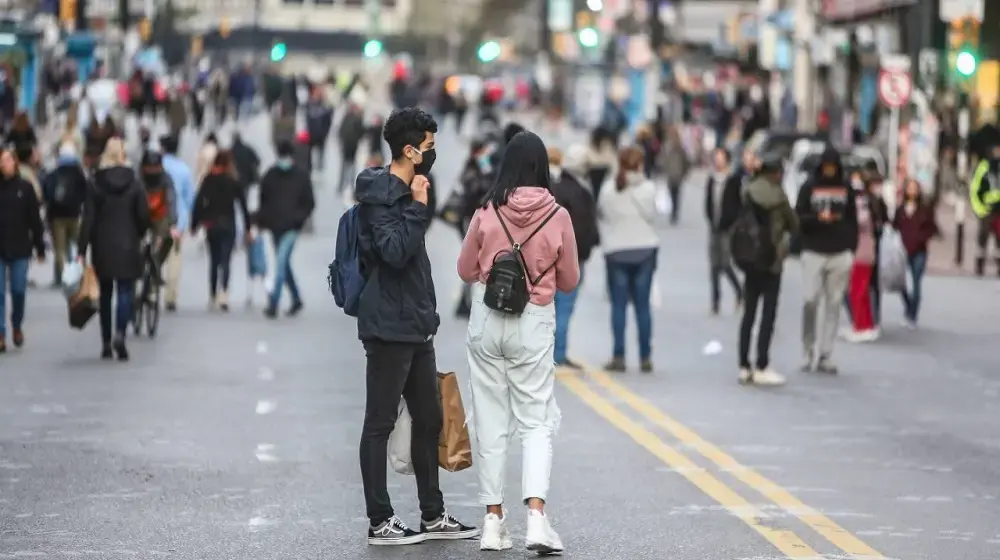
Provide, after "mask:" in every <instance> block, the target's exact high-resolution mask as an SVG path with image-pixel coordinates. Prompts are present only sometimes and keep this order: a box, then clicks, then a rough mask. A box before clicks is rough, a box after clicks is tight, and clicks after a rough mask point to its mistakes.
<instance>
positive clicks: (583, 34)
mask: <svg viewBox="0 0 1000 560" xmlns="http://www.w3.org/2000/svg"><path fill="white" fill-rule="evenodd" d="M577 38H578V39H580V45H582V46H584V47H586V48H588V49H589V48H593V47H596V46H597V44H598V43H600V41H601V37H600V35H598V34H597V30H596V29H594V28H593V27H584V28H583V29H581V30H580V31H579V33H577Z"/></svg>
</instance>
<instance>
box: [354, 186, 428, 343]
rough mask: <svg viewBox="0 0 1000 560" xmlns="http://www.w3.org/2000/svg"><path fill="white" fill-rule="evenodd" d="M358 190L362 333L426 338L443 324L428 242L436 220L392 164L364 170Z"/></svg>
mask: <svg viewBox="0 0 1000 560" xmlns="http://www.w3.org/2000/svg"><path fill="white" fill-rule="evenodd" d="M354 194H355V197H356V198H357V200H358V202H359V203H360V204H361V207H360V223H359V232H358V233H359V235H358V241H359V246H360V258H361V264H362V274H364V276H365V278H367V284H366V285H365V288H364V290H363V291H362V292H361V300H360V303H359V306H360V307H359V312H358V338H360V339H361V340H381V341H386V342H410V343H418V342H425V341H427V340H429V339H430V338H431V337H432V336H433V335H434V334H436V333H437V330H438V326H439V325H440V324H441V321H440V318H439V317H438V313H437V298H436V296H435V292H434V280H433V279H432V278H431V261H430V259H429V258H428V256H427V247H426V245H425V244H424V235H425V234H426V232H427V226H428V225H429V224H430V221H431V218H430V214H429V213H428V211H427V207H426V206H424V205H423V204H422V203H419V202H416V201H414V200H413V196H412V195H411V194H410V187H409V185H407V184H406V183H404V182H403V181H402V179H400V178H399V177H396V176H395V175H392V174H391V173H390V172H389V168H388V167H372V168H368V169H365V170H364V171H362V172H361V174H360V175H358V179H357V182H356V185H355V192H354Z"/></svg>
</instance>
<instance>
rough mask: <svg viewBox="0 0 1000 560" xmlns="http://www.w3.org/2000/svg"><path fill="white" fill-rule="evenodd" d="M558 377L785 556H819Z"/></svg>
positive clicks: (592, 395) (581, 387) (585, 390)
mask: <svg viewBox="0 0 1000 560" xmlns="http://www.w3.org/2000/svg"><path fill="white" fill-rule="evenodd" d="M558 378H559V380H560V381H562V383H563V385H565V386H566V387H567V388H568V389H569V390H570V391H572V392H573V393H575V394H576V396H577V397H579V398H580V400H581V401H583V402H584V403H585V404H586V405H587V406H589V407H590V408H592V409H593V410H594V411H595V412H597V413H598V414H599V415H601V416H602V417H604V419H605V420H607V421H608V422H609V423H610V424H611V425H612V426H614V427H616V428H618V429H619V430H621V431H622V432H625V433H626V434H628V435H629V436H630V437H631V438H632V439H633V440H635V442H636V443H638V444H639V445H641V446H642V447H644V448H646V450H647V451H649V452H650V453H652V454H653V455H654V456H655V457H656V458H658V459H660V460H661V461H663V462H664V463H666V464H667V465H669V466H671V467H673V468H674V469H676V470H677V472H678V473H679V474H680V475H681V476H683V477H684V478H686V479H688V480H689V481H690V482H691V483H692V484H694V485H695V486H696V487H698V489H700V490H701V491H702V492H704V493H705V494H707V495H708V496H709V497H711V498H712V499H713V500H715V501H716V502H718V503H719V505H721V506H723V507H725V508H726V509H727V510H729V512H730V513H731V514H733V515H734V516H736V517H738V518H739V519H741V520H742V521H743V522H744V523H746V524H747V525H749V526H750V527H751V528H752V529H753V530H754V531H757V532H758V533H760V535H761V536H763V537H764V538H765V539H767V540H768V542H770V543H771V544H773V545H774V546H775V547H777V548H778V550H780V551H781V552H783V553H784V554H785V555H786V556H788V557H789V558H820V557H821V556H820V555H819V553H817V552H816V551H815V550H813V549H812V548H810V546H809V545H808V544H806V543H805V542H804V541H803V540H802V539H800V538H799V537H798V536H797V535H796V534H795V533H793V532H791V531H789V530H787V529H779V528H775V527H771V526H769V525H767V524H765V523H764V522H763V521H762V520H766V519H767V518H768V515H767V514H765V513H764V512H762V511H760V509H758V508H757V507H756V506H754V505H753V504H751V503H750V502H748V501H747V500H746V499H745V498H743V497H742V496H740V495H739V494H737V493H736V492H735V491H734V490H732V489H731V488H729V487H728V486H726V485H725V484H724V483H723V482H722V481H720V480H719V479H718V478H716V477H714V476H712V475H711V474H709V473H708V472H706V471H705V469H701V468H699V467H698V465H696V464H695V463H694V462H693V461H691V459H688V458H687V457H686V456H685V455H684V454H682V453H681V452H679V451H677V450H676V449H674V448H673V447H671V446H669V445H667V444H666V443H664V442H663V440H661V439H660V438H659V437H657V436H656V435H655V434H653V433H652V432H650V431H649V430H647V429H646V428H643V427H642V426H641V425H639V424H638V423H637V422H635V421H634V420H632V419H631V418H629V417H628V416H626V415H625V414H624V413H622V412H621V411H620V410H618V409H617V408H615V406H614V405H613V404H611V403H610V402H609V401H608V400H607V399H605V398H604V397H602V396H601V395H599V394H597V392H595V391H594V390H593V389H591V388H590V387H589V386H588V385H587V384H586V383H584V382H583V381H581V380H580V379H579V378H578V377H573V376H572V375H567V374H558Z"/></svg>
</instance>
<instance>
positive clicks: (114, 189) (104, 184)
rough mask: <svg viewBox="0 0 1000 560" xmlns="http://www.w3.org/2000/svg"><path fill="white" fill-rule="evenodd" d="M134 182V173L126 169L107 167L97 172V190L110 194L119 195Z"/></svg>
mask: <svg viewBox="0 0 1000 560" xmlns="http://www.w3.org/2000/svg"><path fill="white" fill-rule="evenodd" d="M134 181H135V172H134V171H133V170H132V169H131V168H128V167H108V168H105V169H101V170H100V171H98V172H97V175H96V177H95V182H96V184H97V188H98V189H100V190H102V191H104V192H106V193H110V194H121V193H123V192H125V191H126V190H128V188H129V187H130V186H132V183H133V182H134Z"/></svg>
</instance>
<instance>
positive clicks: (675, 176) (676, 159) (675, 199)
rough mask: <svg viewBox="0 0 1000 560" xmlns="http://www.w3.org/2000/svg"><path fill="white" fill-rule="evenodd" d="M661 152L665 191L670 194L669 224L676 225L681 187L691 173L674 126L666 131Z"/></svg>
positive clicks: (678, 133) (682, 145)
mask: <svg viewBox="0 0 1000 560" xmlns="http://www.w3.org/2000/svg"><path fill="white" fill-rule="evenodd" d="M662 152H663V173H664V174H665V175H666V176H667V190H668V191H669V193H670V223H671V225H677V222H678V220H680V213H681V187H682V186H684V181H685V180H686V179H687V176H688V172H689V171H691V160H690V158H688V155H687V152H686V151H685V150H684V142H683V141H682V140H681V133H680V131H679V130H677V127H676V126H671V127H670V128H669V129H667V143H666V144H664V146H663V150H662Z"/></svg>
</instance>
